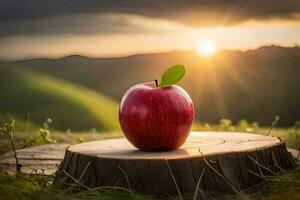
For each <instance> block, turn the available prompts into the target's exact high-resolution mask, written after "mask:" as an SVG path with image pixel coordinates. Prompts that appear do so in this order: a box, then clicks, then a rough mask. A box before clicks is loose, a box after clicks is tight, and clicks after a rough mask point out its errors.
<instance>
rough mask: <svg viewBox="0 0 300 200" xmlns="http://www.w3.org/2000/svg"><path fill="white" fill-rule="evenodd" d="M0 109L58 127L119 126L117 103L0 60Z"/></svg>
mask: <svg viewBox="0 0 300 200" xmlns="http://www.w3.org/2000/svg"><path fill="white" fill-rule="evenodd" d="M0 91H1V93H0V97H1V98H0V99H1V101H0V112H1V113H10V114H11V115H13V116H16V117H17V118H20V119H23V120H26V119H27V116H28V114H30V120H31V121H32V122H33V123H35V124H39V125H40V124H42V123H43V122H44V121H45V120H46V119H47V118H51V119H52V120H53V123H52V126H53V127H54V128H56V129H59V130H67V129H71V130H89V129H92V128H95V129H96V130H113V129H118V128H119V125H118V104H117V103H116V102H115V101H113V100H111V99H110V98H108V97H106V96H104V95H101V94H99V93H97V92H95V91H93V90H91V89H87V88H85V87H82V86H79V85H77V84H73V83H70V82H68V81H64V80H60V79H58V78H54V77H52V76H50V75H46V74H43V73H41V72H37V71H34V70H32V69H28V68H24V67H19V66H17V65H12V64H8V63H5V62H1V63H0Z"/></svg>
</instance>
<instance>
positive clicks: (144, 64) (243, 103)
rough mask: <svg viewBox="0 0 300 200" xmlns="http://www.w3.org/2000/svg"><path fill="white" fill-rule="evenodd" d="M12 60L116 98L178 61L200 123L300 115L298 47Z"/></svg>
mask: <svg viewBox="0 0 300 200" xmlns="http://www.w3.org/2000/svg"><path fill="white" fill-rule="evenodd" d="M14 63H16V64H18V65H22V66H24V67H26V68H30V69H34V70H37V71H41V72H43V73H46V74H50V75H52V76H55V77H58V78H60V79H65V80H68V81H70V82H72V83H76V84H79V85H83V86H85V87H88V88H91V89H93V90H95V91H98V92H101V93H102V94H105V95H108V96H110V97H112V98H114V99H115V100H116V101H120V99H121V97H122V95H123V94H124V92H125V91H126V90H127V89H128V88H129V87H130V86H132V85H134V84H136V83H141V82H147V81H151V80H154V79H157V78H159V77H160V74H161V73H162V72H163V71H164V70H165V69H166V68H168V67H169V66H170V65H173V64H177V63H182V64H184V65H185V66H186V69H187V74H186V77H185V78H184V80H183V81H181V82H180V85H182V86H183V87H184V88H185V89H186V90H187V91H188V92H189V94H190V95H191V97H192V99H193V101H194V104H195V107H196V111H197V118H198V120H200V121H202V122H214V123H215V122H218V120H219V119H221V118H230V119H232V120H233V121H234V122H237V121H238V120H240V119H242V118H245V119H247V120H250V121H258V122H259V123H260V124H262V125H270V124H271V123H272V121H273V119H274V116H275V115H279V116H280V117H281V121H280V125H282V126H290V125H293V124H294V122H295V121H296V120H299V119H300V106H299V102H300V88H299V85H300V78H299V75H300V48H299V47H290V48H284V47H277V46H268V47H261V48H258V49H255V50H249V51H245V52H242V51H221V52H219V53H218V54H217V55H215V56H214V57H213V58H211V59H204V58H200V57H199V56H198V55H197V54H195V53H194V52H189V51H188V52H170V53H157V54H144V55H134V56H129V57H123V58H89V57H84V56H76V55H73V56H68V57H63V58H59V59H33V60H23V61H16V62H14Z"/></svg>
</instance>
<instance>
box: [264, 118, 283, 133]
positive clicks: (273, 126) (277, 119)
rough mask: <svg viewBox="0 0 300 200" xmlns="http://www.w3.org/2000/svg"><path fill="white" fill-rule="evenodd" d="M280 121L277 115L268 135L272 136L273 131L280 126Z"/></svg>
mask: <svg viewBox="0 0 300 200" xmlns="http://www.w3.org/2000/svg"><path fill="white" fill-rule="evenodd" d="M279 120H280V117H279V116H278V115H276V116H275V119H274V121H273V122H272V125H271V127H270V129H269V131H268V134H267V135H270V134H271V131H272V129H273V128H275V127H276V126H277V125H278V122H279Z"/></svg>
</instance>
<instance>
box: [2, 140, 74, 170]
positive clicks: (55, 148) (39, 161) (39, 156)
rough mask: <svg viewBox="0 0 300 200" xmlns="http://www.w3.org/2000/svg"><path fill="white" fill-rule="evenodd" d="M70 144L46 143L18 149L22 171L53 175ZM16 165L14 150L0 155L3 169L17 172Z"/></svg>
mask: <svg viewBox="0 0 300 200" xmlns="http://www.w3.org/2000/svg"><path fill="white" fill-rule="evenodd" d="M68 146H69V144H45V145H39V146H34V147H30V148H26V149H20V150H17V156H18V159H19V162H20V164H21V165H22V168H21V170H22V172H23V173H26V174H30V173H38V174H45V175H53V174H54V173H55V172H56V170H57V168H58V166H59V164H60V162H61V161H62V159H63V158H64V155H65V150H66V148H67V147H68ZM15 166H16V165H15V159H14V156H13V154H12V152H10V153H7V154H4V155H2V156H0V167H1V169H2V170H3V171H7V172H8V173H15Z"/></svg>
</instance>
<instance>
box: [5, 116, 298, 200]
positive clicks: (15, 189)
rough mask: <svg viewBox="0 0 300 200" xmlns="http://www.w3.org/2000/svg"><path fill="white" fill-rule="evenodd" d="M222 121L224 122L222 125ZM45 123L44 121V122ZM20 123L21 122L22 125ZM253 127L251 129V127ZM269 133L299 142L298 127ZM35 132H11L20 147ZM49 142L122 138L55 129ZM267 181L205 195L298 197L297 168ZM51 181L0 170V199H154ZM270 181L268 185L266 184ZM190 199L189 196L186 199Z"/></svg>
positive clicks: (221, 128)
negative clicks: (74, 188) (76, 189)
mask: <svg viewBox="0 0 300 200" xmlns="http://www.w3.org/2000/svg"><path fill="white" fill-rule="evenodd" d="M224 123H225V125H226V126H225V125H224ZM44 125H45V124H44ZM23 126H24V124H23ZM254 128H255V129H254ZM193 129H194V130H206V131H212V130H218V131H224V130H234V131H245V130H248V131H254V132H255V133H260V134H264V135H268V133H269V130H270V128H269V127H257V126H253V125H249V126H247V127H246V126H241V124H238V125H235V126H233V125H232V124H231V123H228V121H227V122H224V120H223V121H222V123H220V124H219V125H207V124H205V125H203V124H195V126H194V127H193ZM270 134H271V135H272V136H276V137H277V136H278V137H279V136H280V137H282V138H284V139H286V141H287V146H289V147H294V146H295V145H299V144H300V141H299V138H300V132H299V128H298V127H291V128H276V127H273V128H272V131H271V133H270ZM38 135H39V132H36V133H35V134H32V133H29V132H25V133H24V131H17V132H16V134H15V141H16V146H22V145H23V144H24V143H25V142H26V141H28V140H29V139H28V138H32V137H37V136H38ZM50 136H51V139H52V141H55V142H56V143H70V144H75V143H79V142H86V141H92V140H101V139H106V138H115V137H122V134H121V133H120V132H119V131H115V132H102V133H98V132H95V131H94V132H71V131H66V132H64V133H62V132H58V131H52V132H51V134H50ZM42 142H43V141H36V143H35V145H38V144H40V143H42ZM0 147H2V148H0V149H2V153H4V152H6V151H7V150H8V149H7V148H8V147H9V140H8V139H7V138H5V137H3V136H0ZM0 153H1V151H0ZM266 178H267V182H264V183H262V184H261V185H258V186H256V187H253V188H250V189H249V190H248V191H245V192H243V193H242V194H238V195H228V194H219V193H213V194H209V193H208V194H206V196H207V195H211V197H212V199H241V200H254V199H255V200H256V199H260V200H271V199H272V200H273V199H275V200H277V199H278V200H281V199H290V200H296V199H300V182H299V180H300V168H297V169H295V170H293V171H289V172H285V173H281V174H279V175H277V176H270V177H266ZM52 180H53V177H52V176H41V175H36V174H31V175H24V174H19V175H16V176H8V175H6V174H4V173H3V172H2V173H1V172H0V199H1V200H2V199H3V200H6V199H9V200H11V199H12V200H14V199H67V200H77V199H104V200H105V199H111V200H117V199H120V200H126V199H136V200H140V199H149V200H150V199H154V197H151V196H147V195H141V194H136V193H134V192H133V193H131V192H129V191H128V192H126V191H120V190H116V189H112V188H108V189H101V190H97V191H94V190H93V191H89V190H85V191H82V192H79V193H73V192H71V191H69V190H61V189H58V188H54V187H53V186H52V185H51V181H52ZM267 183H270V184H267ZM183 198H184V199H185V198H186V197H185V196H183V197H182V196H179V197H174V199H183ZM188 199H190V197H189V198H188Z"/></svg>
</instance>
